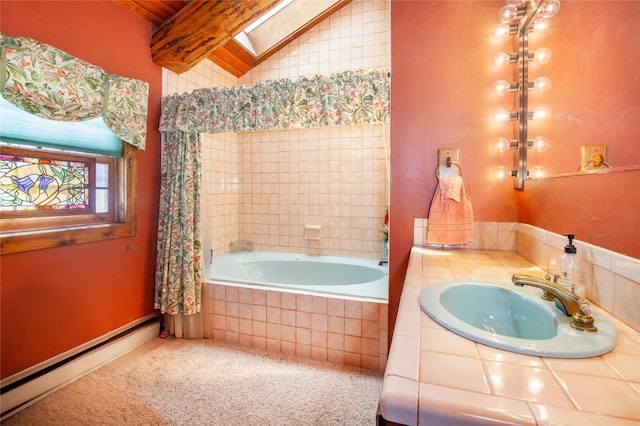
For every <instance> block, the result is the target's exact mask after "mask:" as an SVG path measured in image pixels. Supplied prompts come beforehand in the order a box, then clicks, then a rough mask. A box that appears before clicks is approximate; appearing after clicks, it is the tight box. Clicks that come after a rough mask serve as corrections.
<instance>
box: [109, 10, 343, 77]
mask: <svg viewBox="0 0 640 426" xmlns="http://www.w3.org/2000/svg"><path fill="white" fill-rule="evenodd" d="M113 1H114V2H115V3H117V4H119V5H121V6H123V7H125V8H127V9H129V10H131V11H132V12H134V13H136V14H138V15H140V16H142V17H143V18H144V19H146V20H148V21H149V22H151V23H152V24H154V25H156V26H157V27H158V28H157V29H156V31H155V32H154V34H153V36H152V38H151V44H150V49H151V57H152V58H153V61H154V62H155V63H156V64H158V65H161V66H163V67H165V68H167V69H169V70H171V71H173V72H176V73H178V74H180V73H183V72H185V71H187V70H189V69H191V68H192V67H193V66H195V65H196V64H197V63H199V62H200V61H201V60H203V59H205V58H207V59H209V60H211V61H212V62H214V63H215V64H217V65H219V66H220V67H221V68H223V69H224V70H226V71H228V72H229V73H231V74H232V75H234V76H236V77H241V76H242V75H244V74H245V73H247V72H248V71H250V70H251V69H253V68H254V67H255V66H257V65H258V64H260V63H261V62H263V61H264V60H265V59H267V58H269V57H270V56H272V55H273V54H274V53H276V52H277V51H279V50H280V49H282V48H283V47H285V46H286V45H287V44H289V43H290V42H291V41H293V40H295V39H296V38H297V37H299V36H300V35H302V34H303V33H305V32H306V31H308V30H309V29H310V28H312V27H313V26H315V25H317V24H318V23H320V22H321V21H322V20H324V19H326V18H328V17H329V16H330V15H331V14H333V13H334V12H336V11H337V10H339V9H341V8H342V7H344V6H346V5H347V4H349V3H350V2H351V0H336V1H335V2H334V3H333V4H332V5H331V6H330V7H329V8H328V9H326V10H325V11H324V12H323V13H321V14H320V15H317V16H315V17H314V18H313V19H311V20H310V21H308V22H307V23H306V24H304V25H302V26H300V27H298V28H295V29H293V30H292V32H291V33H290V34H289V35H288V36H287V37H285V38H284V39H283V40H282V41H280V42H279V43H277V44H276V45H275V46H274V47H272V48H271V49H269V50H267V51H266V52H264V53H262V54H261V55H259V56H254V55H253V54H252V53H251V52H249V51H248V50H246V49H245V48H244V47H243V46H242V45H241V44H240V43H238V42H237V41H235V40H234V38H233V37H234V36H235V35H237V34H238V33H239V32H241V31H242V30H243V29H244V28H245V27H246V26H247V25H249V24H250V23H251V22H253V21H255V20H256V19H257V18H259V17H260V16H261V15H262V14H264V13H265V12H267V11H268V10H269V9H271V8H272V7H274V6H275V5H277V4H278V3H279V2H280V0H205V1H202V0H194V1H191V0H113Z"/></svg>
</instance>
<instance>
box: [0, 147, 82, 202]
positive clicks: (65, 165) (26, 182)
mask: <svg viewBox="0 0 640 426" xmlns="http://www.w3.org/2000/svg"><path fill="white" fill-rule="evenodd" d="M89 166H90V163H85V162H74V161H64V160H51V159H44V158H34V157H22V156H14V155H6V154H0V211H27V210H50V209H80V208H83V209H85V208H88V207H89V186H88V183H89V182H88V181H89Z"/></svg>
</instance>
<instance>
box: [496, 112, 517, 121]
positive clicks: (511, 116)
mask: <svg viewBox="0 0 640 426" xmlns="http://www.w3.org/2000/svg"><path fill="white" fill-rule="evenodd" d="M493 120H494V121H495V122H496V123H506V122H507V121H517V120H518V111H509V110H506V109H504V108H501V109H499V110H498V111H497V112H496V115H494V116H493Z"/></svg>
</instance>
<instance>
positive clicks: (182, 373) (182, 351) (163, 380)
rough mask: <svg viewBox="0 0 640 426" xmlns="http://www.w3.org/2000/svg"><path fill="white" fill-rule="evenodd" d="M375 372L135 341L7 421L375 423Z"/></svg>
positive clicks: (204, 346)
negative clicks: (115, 356) (123, 351)
mask: <svg viewBox="0 0 640 426" xmlns="http://www.w3.org/2000/svg"><path fill="white" fill-rule="evenodd" d="M381 390H382V378H381V374H380V373H378V372H373V371H369V370H365V369H361V368H355V367H347V366H340V365H335V364H331V363H327V362H319V361H313V360H308V359H304V358H299V357H295V356H289V355H284V354H277V353H270V352H266V351H261V350H258V349H252V348H240V347H236V346H230V345H226V344H222V343H218V342H213V341H211V340H207V339H202V340H184V339H173V338H168V339H160V338H156V339H154V340H153V341H151V342H149V343H147V344H145V345H142V346H140V347H139V348H137V349H135V350H133V351H131V352H129V353H127V354H125V355H123V356H121V357H120V358H118V359H116V360H115V361H113V362H111V363H109V364H107V365H105V366H103V367H101V368H99V369H97V370H95V371H94V372H92V373H90V374H88V375H86V376H83V377H81V378H80V379H78V380H76V381H74V382H72V383H70V384H69V385H67V386H65V387H63V388H62V389H60V390H58V391H57V392H55V393H54V394H52V395H50V396H48V397H46V398H44V399H43V400H41V401H39V402H37V403H36V404H34V405H32V406H30V407H28V408H26V409H24V410H22V411H21V412H19V413H17V414H16V415H14V416H12V417H10V418H8V419H6V420H5V421H4V422H3V423H2V424H3V425H6V426H9V425H65V426H66V425H225V426H226V425H349V426H353V425H375V418H376V409H377V404H378V400H379V398H380V392H381Z"/></svg>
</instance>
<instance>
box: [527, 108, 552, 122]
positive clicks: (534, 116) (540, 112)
mask: <svg viewBox="0 0 640 426" xmlns="http://www.w3.org/2000/svg"><path fill="white" fill-rule="evenodd" d="M550 116H551V112H550V111H549V110H548V109H547V108H545V107H539V108H536V109H534V110H533V111H528V112H527V118H528V119H529V120H546V119H548V118H549V117H550Z"/></svg>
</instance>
